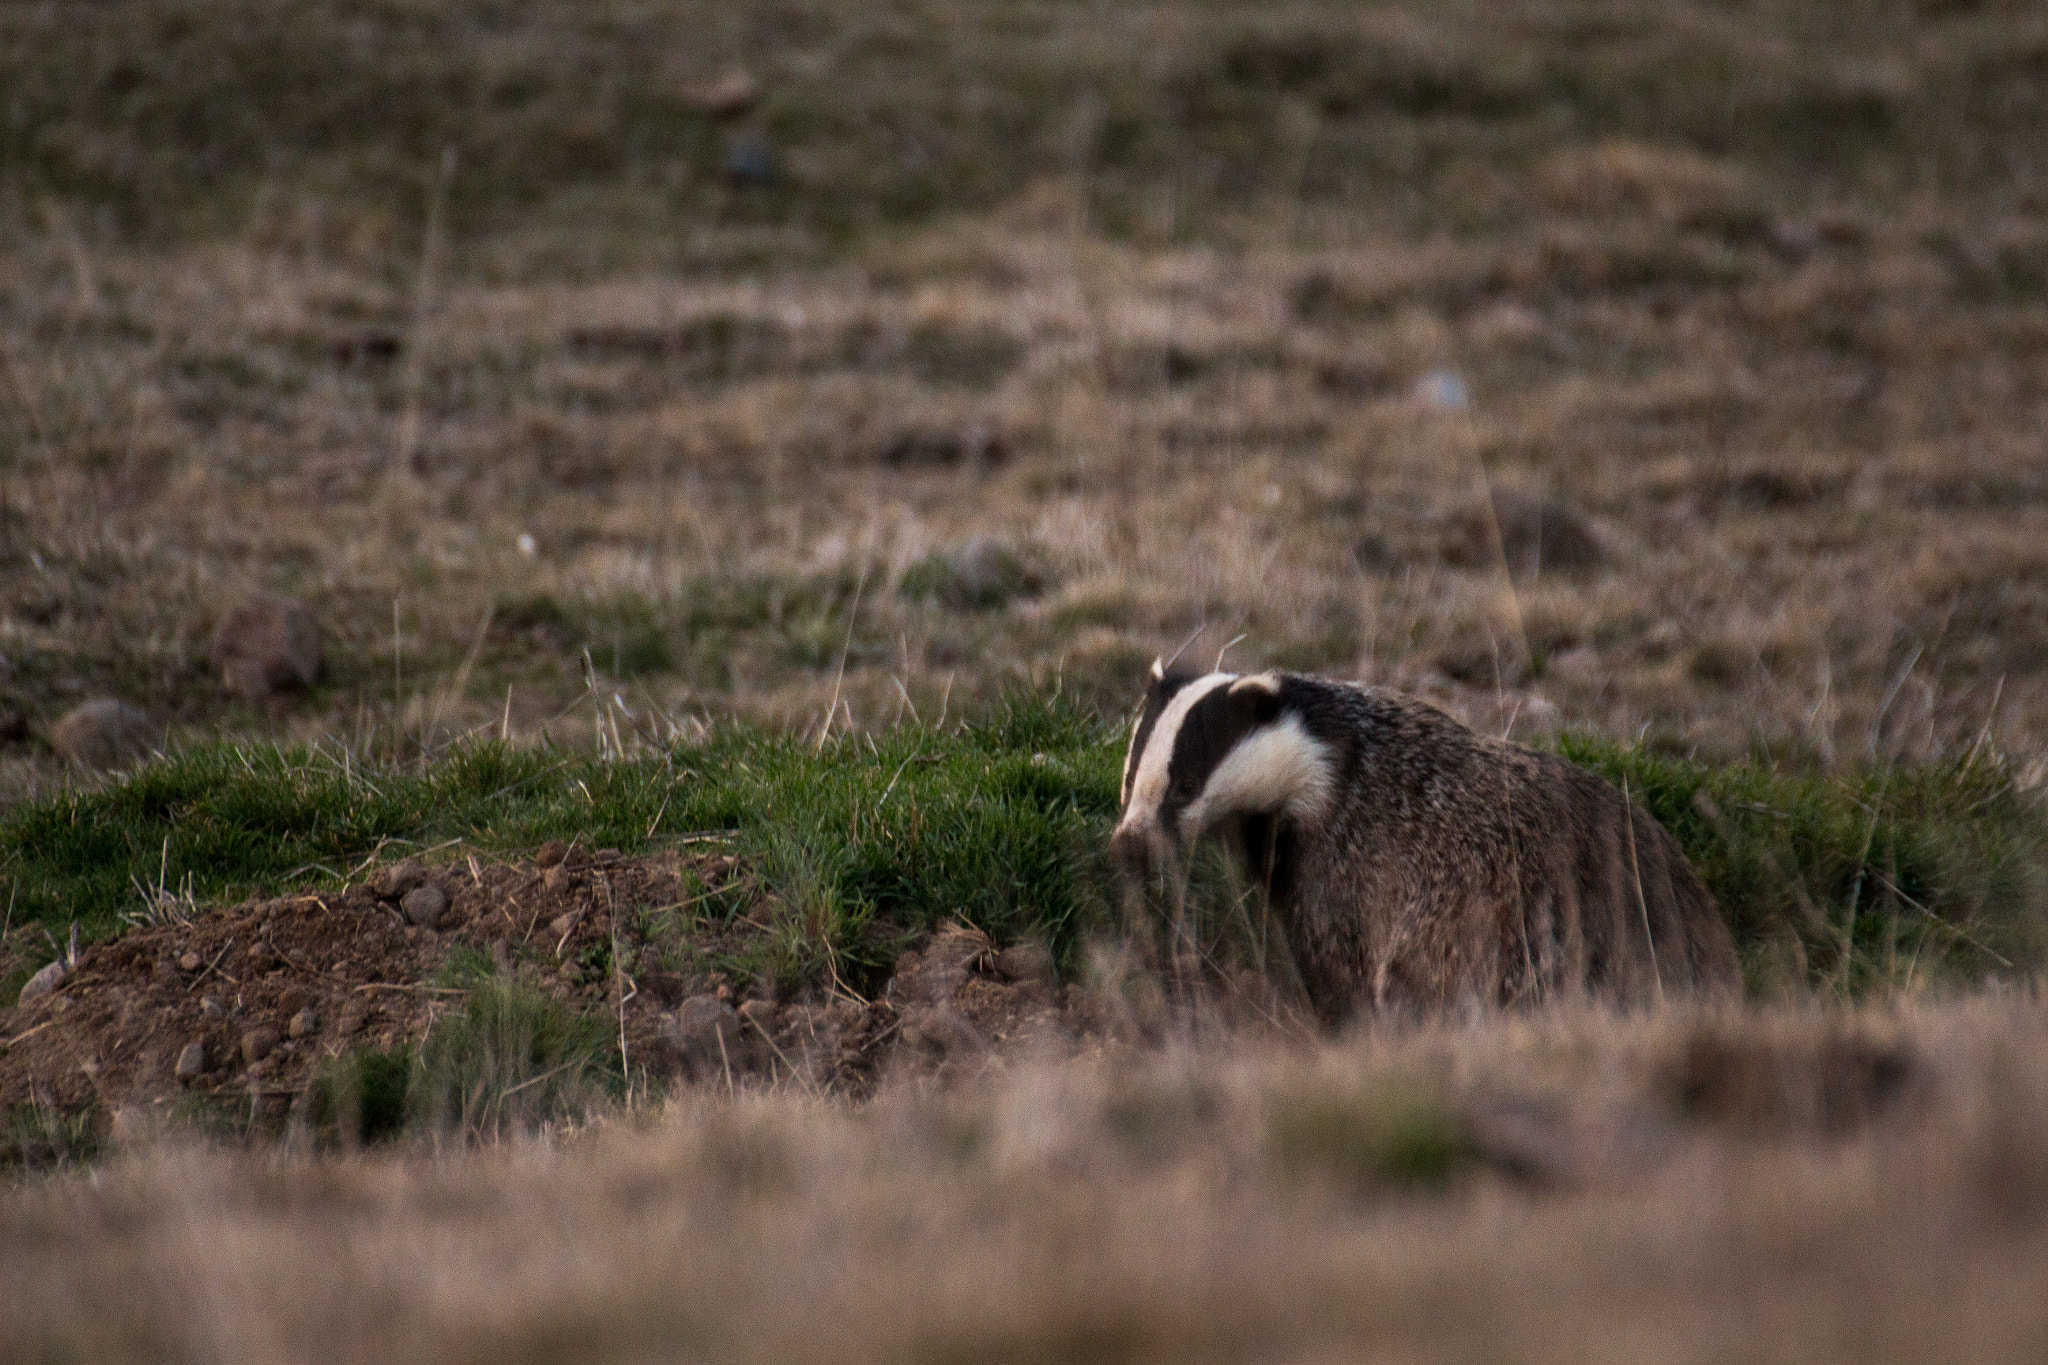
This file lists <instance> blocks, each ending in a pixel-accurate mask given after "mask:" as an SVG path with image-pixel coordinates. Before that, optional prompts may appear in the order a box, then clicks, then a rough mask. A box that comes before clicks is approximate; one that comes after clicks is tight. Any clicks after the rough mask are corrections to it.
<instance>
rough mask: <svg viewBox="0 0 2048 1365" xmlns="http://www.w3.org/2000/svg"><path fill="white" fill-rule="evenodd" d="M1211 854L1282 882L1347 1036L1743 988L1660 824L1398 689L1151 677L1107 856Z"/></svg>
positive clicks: (1316, 980)
mask: <svg viewBox="0 0 2048 1365" xmlns="http://www.w3.org/2000/svg"><path fill="white" fill-rule="evenodd" d="M1205 837H1218V838H1221V839H1223V840H1224V841H1225V842H1226V843H1227V844H1229V845H1231V846H1233V847H1234V848H1235V849H1236V850H1237V852H1238V853H1239V854H1241V855H1242V856H1243V858H1244V859H1245V861H1246V863H1247V865H1248V867H1249V868H1250V870H1251V871H1252V873H1253V875H1254V876H1256V877H1257V878H1258V879H1260V880H1261V881H1262V882H1263V883H1264V884H1265V885H1266V887H1267V891H1268V895H1269V898H1270V902H1271V905H1272V908H1273V912H1274V915H1275V917H1276V918H1277V919H1278V920H1279V922H1280V924H1281V927H1282V928H1283V929H1284V930H1285V932H1286V935H1287V941H1288V945H1289V947H1290V948H1291V950H1292V952H1293V955H1294V961H1295V966H1296V968H1297V969H1298V970H1299V972H1300V975H1301V980H1302V984H1303V985H1304V986H1305V987H1306V988H1307V991H1308V995H1309V1000H1310V1002H1311V1003H1312V1004H1313V1006H1314V1008H1315V1010H1316V1012H1317V1014H1318V1015H1320V1016H1321V1017H1322V1018H1323V1020H1324V1021H1325V1022H1327V1023H1330V1024H1333V1025H1334V1024H1338V1023H1341V1022H1343V1021H1344V1020H1346V1019H1348V1018H1350V1017H1352V1016H1354V1015H1357V1014H1360V1013H1365V1012H1369V1011H1373V1012H1376V1011H1389V1010H1392V1011H1399V1012H1416V1011H1423V1012H1427V1011H1437V1010H1442V1009H1445V1008H1457V1007H1462V1006H1468V1005H1473V1004H1499V1005H1511V1004H1518V1003H1536V1002H1539V1001H1545V1000H1551V999H1559V998H1573V997H1578V998H1588V997H1590V998H1593V999H1600V1000H1607V1001H1612V1002H1617V1003H1637V1002H1648V1001H1654V1000H1658V999H1661V998H1663V997H1664V996H1666V995H1671V994H1677V993H1680V992H1688V991H1702V990H1706V991H1726V992H1733V991H1734V990H1735V989H1736V987H1737V973H1736V965H1735V948H1734V942H1733V940H1732V938H1731V937H1730V935H1729V932H1728V927H1727V925H1726V924H1725V923H1724V922H1723V921H1722V919H1721V915H1720V912H1719V911H1718V910H1717V909H1716V907H1715V905H1714V901H1713V898H1712V896H1710V895H1709V894H1708V892H1707V889H1706V888H1705V887H1704V886H1703V885H1701V883H1700V879H1699V877H1698V876H1697V875H1696V874H1695V873H1694V872H1693V870H1692V867H1691V866H1690V865H1689V864H1688V863H1687V862H1686V860H1685V855H1684V854H1683V853H1681V852H1680V851H1679V848H1678V845H1677V844H1676V843H1675V842H1674V841H1673V840H1672V838H1671V836H1670V835H1669V834H1668V833H1666V832H1665V830H1664V828H1663V826H1661V825H1659V824H1658V823H1657V822H1656V820H1655V819H1653V818H1652V817H1651V816H1650V815H1649V814H1648V813H1647V812H1646V811H1644V810H1643V809H1642V807H1640V806H1638V805H1636V804H1635V803H1633V802H1632V801H1630V800H1628V799H1627V798H1626V797H1625V796H1624V795H1623V794H1622V793H1621V792H1618V791H1616V790H1615V789H1614V788H1613V787H1612V786H1610V785H1609V784H1608V783H1606V782H1604V781H1602V780H1601V779H1600V778H1598V777H1596V776H1594V775H1593V774H1592V773H1589V772H1587V771H1585V770H1584V769H1583V768H1580V767H1577V766H1575V765H1574V764H1572V763H1569V762H1567V761H1566V760H1564V759H1561V758H1558V757H1555V756H1554V755H1550V754H1543V753H1537V752H1535V751H1534V750H1531V749H1526V748H1524V747H1522V746H1521V745H1518V744H1512V743H1509V742H1508V741H1506V740H1499V739H1492V738H1489V737H1487V736H1483V735H1480V734H1478V733H1477V732H1475V731H1473V730H1472V729H1470V728H1468V727H1467V726H1465V725H1462V724H1460V723H1458V722H1457V721H1456V720H1453V719H1452V718H1451V717H1450V716H1448V715H1446V714H1444V713H1443V712H1441V711H1439V710H1437V709H1436V708H1435V707H1433V706H1429V705H1427V704H1426V703H1423V702H1420V701H1417V700H1414V699H1413V698H1409V697H1404V696H1401V695H1399V694H1397V693H1393V692H1389V691H1385V690H1383V689H1379V688H1366V687H1356V686H1351V685H1348V684H1344V683H1336V682H1329V681H1325V680H1323V679H1319V678H1309V677H1301V676H1298V675H1295V674H1289V673H1260V674H1255V675H1251V676H1239V675H1237V674H1233V673H1210V674H1207V675H1206V676H1196V675H1194V674H1191V673H1184V672H1169V671H1167V670H1166V669H1165V668H1164V667H1162V666H1161V665H1159V664H1154V665H1153V672H1152V687H1151V691H1150V694H1149V695H1148V696H1147V698H1146V701H1145V706H1144V709H1143V710H1142V712H1141V713H1140V714H1139V717H1138V720H1137V724H1136V726H1135V728H1134V729H1133V731H1132V734H1131V746H1130V752H1129V754H1128V756H1127V757H1126V758H1125V761H1124V777H1123V816H1122V819H1121V820H1120V821H1119V823H1118V826H1117V830H1116V834H1115V836H1114V838H1113V839H1112V841H1111V849H1112V851H1113V852H1114V853H1115V854H1116V855H1117V856H1118V857H1119V858H1120V859H1122V860H1124V861H1125V862H1127V863H1129V864H1132V865H1143V866H1152V867H1156V866H1159V865H1161V864H1162V863H1171V864H1178V862H1179V861H1180V860H1181V859H1182V858H1183V857H1184V856H1185V855H1186V854H1187V853H1188V852H1189V851H1190V849H1191V848H1192V847H1193V845H1194V844H1195V843H1196V841H1198V840H1200V839H1202V838H1205Z"/></svg>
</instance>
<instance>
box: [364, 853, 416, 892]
mask: <svg viewBox="0 0 2048 1365" xmlns="http://www.w3.org/2000/svg"><path fill="white" fill-rule="evenodd" d="M426 879H427V870H426V869H425V868H424V867H421V866H420V860H419V859H417V858H407V859H405V860H404V861H403V862H396V863H392V864H391V865H390V866H388V867H380V868H378V869H377V875H376V876H374V877H372V878H371V879H370V889H371V890H372V891H374V892H376V893H377V894H378V895H379V896H380V897H382V898H383V899H385V900H387V901H400V900H404V899H405V897H406V893H407V892H409V891H411V890H412V889H413V888H414V887H416V886H418V885H419V884H420V883H421V882H423V881H425V880H426Z"/></svg>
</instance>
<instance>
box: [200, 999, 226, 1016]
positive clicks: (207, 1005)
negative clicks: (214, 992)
mask: <svg viewBox="0 0 2048 1365" xmlns="http://www.w3.org/2000/svg"><path fill="white" fill-rule="evenodd" d="M199 1012H200V1013H201V1014H203V1015H205V1016H206V1017H207V1018H209V1019H225V1018H227V1017H228V1007H227V1006H226V1005H223V1004H221V1002H220V1000H219V999H218V998H217V997H215V996H211V995H209V996H207V997H206V998H205V999H204V1000H201V1001H200V1002H199Z"/></svg>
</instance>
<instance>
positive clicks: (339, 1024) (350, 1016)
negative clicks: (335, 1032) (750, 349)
mask: <svg viewBox="0 0 2048 1365" xmlns="http://www.w3.org/2000/svg"><path fill="white" fill-rule="evenodd" d="M369 1017H370V1007H369V1006H368V1005H365V1004H364V1003H363V1002H362V1001H360V1000H351V1001H349V1002H348V1003H347V1004H346V1005H343V1006H342V1007H341V1017H340V1018H339V1019H337V1020H335V1023H334V1026H335V1028H337V1029H339V1030H340V1031H341V1034H342V1036H343V1037H349V1036H352V1035H354V1034H357V1033H360V1032H362V1028H363V1025H364V1023H366V1022H367V1021H368V1020H369Z"/></svg>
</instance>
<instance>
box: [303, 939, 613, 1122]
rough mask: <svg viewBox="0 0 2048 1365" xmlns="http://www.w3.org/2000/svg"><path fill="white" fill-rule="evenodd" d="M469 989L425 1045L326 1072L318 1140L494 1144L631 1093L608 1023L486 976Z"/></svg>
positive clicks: (318, 1096) (379, 1052) (349, 1056)
mask: <svg viewBox="0 0 2048 1365" xmlns="http://www.w3.org/2000/svg"><path fill="white" fill-rule="evenodd" d="M485 965H486V966H488V961H486V964H485ZM464 984H465V985H466V986H467V987H468V989H469V997H468V999H467V1000H466V1001H465V1002H464V1005H463V1008H462V1009H461V1011H460V1012H458V1013H456V1014H453V1015H451V1016H450V1017H448V1018H446V1019H443V1020H440V1021H438V1022H437V1023H436V1024H435V1026H434V1027H433V1028H432V1029H430V1030H428V1032H427V1036H426V1038H425V1040H424V1041H423V1042H422V1043H421V1044H420V1045H419V1046H417V1047H401V1048H391V1049H379V1048H358V1049H355V1050H353V1051H350V1052H347V1053H344V1054H342V1055H341V1056H340V1057H337V1058H336V1059H334V1061H332V1062H330V1063H329V1064H328V1065H327V1066H326V1067H325V1068H324V1069H323V1070H322V1071H321V1073H320V1075H319V1076H318V1077H317V1078H316V1080H315V1081H314V1084H313V1090H312V1095H311V1103H310V1107H309V1110H308V1117H309V1118H310V1120H311V1125H312V1130H313V1132H314V1134H315V1135H316V1137H317V1138H318V1139H319V1140H321V1141H323V1142H337V1143H340V1144H342V1145H345V1146H353V1145H355V1144H358V1143H371V1142H380V1141H384V1140H386V1139H390V1138H396V1137H400V1136H403V1135H405V1134H406V1133H413V1134H417V1135H421V1136H426V1137H455V1138H459V1139H461V1140H463V1141H488V1140H491V1139H495V1138H500V1137H504V1136H507V1135H509V1134H511V1133H514V1132H530V1131H532V1130H534V1129H535V1128H538V1127H540V1126H541V1125H543V1124H546V1123H549V1122H555V1121H564V1120H567V1121H573V1120H575V1119H578V1118H580V1117H582V1116H583V1115H584V1114H585V1113H587V1112H589V1110H590V1109H591V1108H592V1107H594V1106H595V1105H596V1104H597V1103H599V1102H600V1101H601V1100H603V1099H604V1098H605V1097H607V1096H608V1095H610V1094H611V1093H612V1092H613V1091H615V1090H617V1089H618V1088H619V1087H620V1085H621V1084H622V1083H623V1078H622V1077H621V1076H619V1075H618V1074H616V1072H615V1070H614V1068H616V1066H617V1059H618V1053H617V1051H616V1050H615V1049H614V1048H613V1046H612V1039H611V1037H610V1035H609V1033H608V1031H607V1029H606V1026H605V1024H604V1022H603V1021H602V1020H599V1019H594V1018H591V1017H589V1016H586V1015H582V1014H578V1013H577V1012H575V1011H574V1010H572V1009H570V1008H569V1007H567V1006H565V1005H562V1004H560V1003H557V1002H555V1001H551V1000H548V999H546V998H544V997H542V996H539V995H536V994H534V993H533V992H531V991H525V990H520V989H518V988H517V987H513V986H508V985H504V984H501V983H498V982H494V981H492V980H491V979H490V978H489V977H488V975H482V976H478V975H475V974H473V973H471V974H465V975H464Z"/></svg>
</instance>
